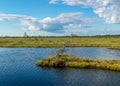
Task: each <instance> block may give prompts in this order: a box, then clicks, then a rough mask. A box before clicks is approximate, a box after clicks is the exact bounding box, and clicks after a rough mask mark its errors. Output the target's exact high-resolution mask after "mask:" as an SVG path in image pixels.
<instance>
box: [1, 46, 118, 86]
mask: <svg viewBox="0 0 120 86" xmlns="http://www.w3.org/2000/svg"><path fill="white" fill-rule="evenodd" d="M55 50H56V49H54V48H0V86H120V72H114V71H107V70H95V69H74V68H59V69H57V68H49V69H48V68H41V67H37V66H36V65H35V62H36V61H37V60H39V59H43V58H44V57H47V56H49V53H48V52H54V51H55ZM67 51H68V52H66V53H70V54H73V55H76V56H81V57H89V58H106V59H109V58H112V59H113V58H114V59H120V50H111V49H106V48H97V47H75V48H67Z"/></svg>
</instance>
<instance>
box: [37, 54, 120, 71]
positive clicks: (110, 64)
mask: <svg viewBox="0 0 120 86" xmlns="http://www.w3.org/2000/svg"><path fill="white" fill-rule="evenodd" d="M36 65H38V66H41V67H58V68H60V67H64V68H66V67H69V68H85V69H89V68H92V69H105V70H113V71H120V60H112V59H111V60H110V59H109V60H106V59H90V58H80V57H79V58H78V57H75V56H73V55H66V54H57V55H56V56H53V57H49V58H46V59H43V60H40V61H37V62H36Z"/></svg>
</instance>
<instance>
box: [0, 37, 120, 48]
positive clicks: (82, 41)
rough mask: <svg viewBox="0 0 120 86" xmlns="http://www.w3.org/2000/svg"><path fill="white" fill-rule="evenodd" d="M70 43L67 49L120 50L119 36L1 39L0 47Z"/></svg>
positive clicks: (45, 45) (52, 45) (50, 45)
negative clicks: (102, 48)
mask: <svg viewBox="0 0 120 86" xmlns="http://www.w3.org/2000/svg"><path fill="white" fill-rule="evenodd" d="M66 41H70V43H69V44H68V45H67V46H69V47H78V46H80V47H83V46H84V47H107V48H112V49H120V36H94V37H37V38H35V37H28V38H24V37H16V38H15V37H3V38H0V47H57V46H60V45H62V44H64V43H65V42H66Z"/></svg>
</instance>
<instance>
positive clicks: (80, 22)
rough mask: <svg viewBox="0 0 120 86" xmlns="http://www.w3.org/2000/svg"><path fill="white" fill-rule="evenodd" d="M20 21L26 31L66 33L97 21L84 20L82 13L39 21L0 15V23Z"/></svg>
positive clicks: (13, 15)
mask: <svg viewBox="0 0 120 86" xmlns="http://www.w3.org/2000/svg"><path fill="white" fill-rule="evenodd" d="M11 20H18V21H20V22H21V23H20V25H21V26H22V27H23V29H25V30H39V31H46V32H55V33H65V32H67V30H70V29H71V30H78V31H80V30H79V29H81V28H87V24H88V23H93V22H96V21H97V20H96V19H92V18H84V17H82V14H81V13H80V12H74V13H62V14H60V15H58V16H56V17H54V18H51V17H47V18H44V19H37V18H34V17H31V16H26V15H17V14H0V21H11Z"/></svg>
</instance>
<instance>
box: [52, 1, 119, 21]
mask: <svg viewBox="0 0 120 86" xmlns="http://www.w3.org/2000/svg"><path fill="white" fill-rule="evenodd" d="M50 3H51V4H56V3H62V4H67V5H70V6H76V5H80V6H86V7H91V8H93V9H94V12H95V13H96V14H98V16H99V17H101V18H103V19H105V21H106V23H120V9H119V6H120V0H50Z"/></svg>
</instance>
